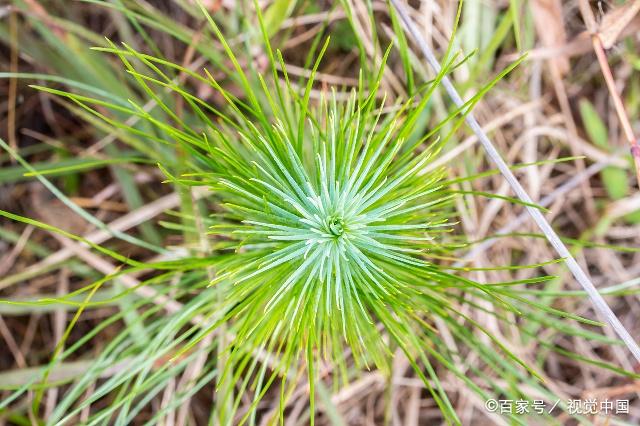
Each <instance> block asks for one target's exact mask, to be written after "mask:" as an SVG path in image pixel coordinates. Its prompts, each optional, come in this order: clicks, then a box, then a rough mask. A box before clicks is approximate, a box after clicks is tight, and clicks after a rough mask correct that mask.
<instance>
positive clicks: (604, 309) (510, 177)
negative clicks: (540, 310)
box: [391, 0, 640, 363]
mask: <svg viewBox="0 0 640 426" xmlns="http://www.w3.org/2000/svg"><path fill="white" fill-rule="evenodd" d="M391 3H392V4H393V6H394V8H395V9H396V10H397V12H398V15H399V16H400V18H401V20H402V22H403V24H404V26H405V27H406V30H407V31H408V32H409V33H410V34H411V36H412V37H413V38H414V40H415V41H416V42H417V43H418V45H419V47H420V49H421V50H422V53H423V54H424V56H425V58H426V59H427V62H428V63H429V65H430V66H431V68H433V70H434V71H435V72H436V73H439V72H440V71H441V69H442V67H441V66H440V63H439V62H438V60H437V59H436V57H435V55H434V54H433V52H432V51H431V50H430V48H429V47H428V46H427V43H425V42H424V41H423V40H422V38H421V37H420V33H419V32H418V30H417V28H416V27H415V24H414V23H413V21H412V20H411V18H409V15H408V14H407V12H406V10H405V9H404V6H402V5H401V4H400V2H399V1H398V0H391ZM442 85H443V86H444V88H445V90H446V91H447V93H448V94H449V97H451V99H452V100H453V102H454V104H456V106H458V107H459V108H462V107H463V106H464V105H465V102H464V101H463V100H462V98H461V97H460V95H459V94H458V92H457V90H456V89H455V87H454V86H453V84H452V83H451V81H450V80H449V78H448V77H447V76H444V77H443V78H442ZM465 121H466V123H467V125H469V127H470V128H471V129H472V130H473V132H474V133H475V134H476V135H477V136H478V139H479V140H480V143H481V144H482V146H483V148H484V149H485V151H486V152H487V154H488V156H489V157H490V158H491V160H492V161H493V162H494V163H495V165H496V166H497V167H498V169H499V170H500V172H501V173H502V175H503V176H504V178H505V179H506V180H507V182H508V183H509V185H510V186H511V188H512V189H513V191H514V192H515V193H516V195H517V196H518V198H519V199H520V200H522V201H523V202H525V203H527V204H528V205H527V206H526V209H527V210H528V211H529V214H530V215H531V216H532V218H533V220H534V221H535V222H536V224H537V225H538V227H539V228H540V230H541V231H542V232H543V233H544V235H545V237H546V238H547V240H548V241H549V243H551V245H552V246H553V248H554V249H555V250H556V252H557V253H558V255H560V257H561V258H563V259H564V261H565V263H566V265H567V267H568V268H569V270H570V271H571V273H572V274H573V276H574V277H575V278H576V280H577V281H578V282H579V283H580V285H581V286H582V287H583V288H584V290H585V291H586V292H587V294H588V295H589V297H590V298H591V301H592V302H593V305H594V307H595V309H596V311H597V312H598V313H599V314H600V315H601V316H602V317H603V318H604V319H605V320H606V321H607V322H608V323H609V324H610V325H611V327H613V329H614V330H615V332H616V333H617V334H618V336H619V337H620V338H621V339H622V341H623V342H624V343H625V345H626V346H627V348H629V351H630V352H631V353H632V355H633V356H634V357H635V359H636V360H637V361H638V362H639V363H640V346H638V343H636V341H635V340H634V339H633V337H631V335H630V334H629V332H628V331H627V329H626V328H625V327H624V325H622V323H621V322H620V320H619V319H618V317H617V316H616V315H615V314H614V313H613V311H612V310H611V308H610V307H609V305H608V304H607V302H606V301H605V300H604V298H603V297H602V296H601V295H600V293H598V290H597V289H596V287H595V286H594V285H593V283H592V282H591V280H590V279H589V277H588V276H587V275H586V274H585V272H584V271H583V270H582V268H581V267H580V265H579V264H578V262H577V261H576V260H575V259H574V257H573V256H572V255H571V252H569V250H568V249H567V247H566V246H565V245H564V243H563V242H562V240H560V237H559V236H558V234H556V232H555V231H554V230H553V228H552V227H551V225H549V223H548V222H547V220H546V219H545V217H544V216H543V215H542V213H541V212H540V210H538V209H537V208H534V207H531V205H532V204H533V203H534V202H533V200H532V199H531V197H529V194H527V192H526V191H525V190H524V188H523V187H522V185H520V182H518V180H517V179H516V177H515V175H514V174H513V173H512V172H511V169H510V168H509V166H508V165H507V163H506V162H505V161H504V159H503V158H502V157H501V156H500V153H499V152H498V150H497V149H496V148H495V147H494V145H493V143H492V142H491V141H490V140H489V138H488V137H487V135H486V134H485V132H484V131H483V130H482V127H480V124H479V123H478V121H477V120H476V118H475V116H474V115H473V112H472V111H469V112H468V113H467V115H466V116H465Z"/></svg>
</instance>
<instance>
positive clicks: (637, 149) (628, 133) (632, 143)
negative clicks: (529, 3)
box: [580, 0, 640, 187]
mask: <svg viewBox="0 0 640 426" xmlns="http://www.w3.org/2000/svg"><path fill="white" fill-rule="evenodd" d="M580 13H581V14H582V18H583V19H584V21H585V23H586V25H587V30H588V31H589V32H590V33H591V43H592V44H593V51H594V52H595V53H596V57H597V58H598V64H600V70H602V76H603V77H604V81H605V82H606V83H607V89H609V94H610V95H611V99H612V100H613V105H614V106H615V108H616V114H617V115H618V120H620V124H621V125H622V130H623V131H624V136H625V138H626V139H627V142H628V143H629V147H630V148H631V156H632V157H633V161H634V163H635V166H636V177H637V180H638V182H637V184H638V187H640V145H638V139H637V138H636V137H635V136H634V134H633V128H632V127H631V123H630V122H629V116H628V115H627V111H626V110H625V108H624V104H623V103H622V99H621V98H620V94H619V93H618V90H617V89H616V82H615V80H614V79H613V72H611V67H610V66H609V61H607V55H606V53H605V51H604V44H603V42H602V38H601V36H600V31H598V29H597V24H596V21H595V17H594V16H593V11H592V10H591V7H590V6H589V3H588V2H587V1H586V0H581V1H580Z"/></svg>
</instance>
